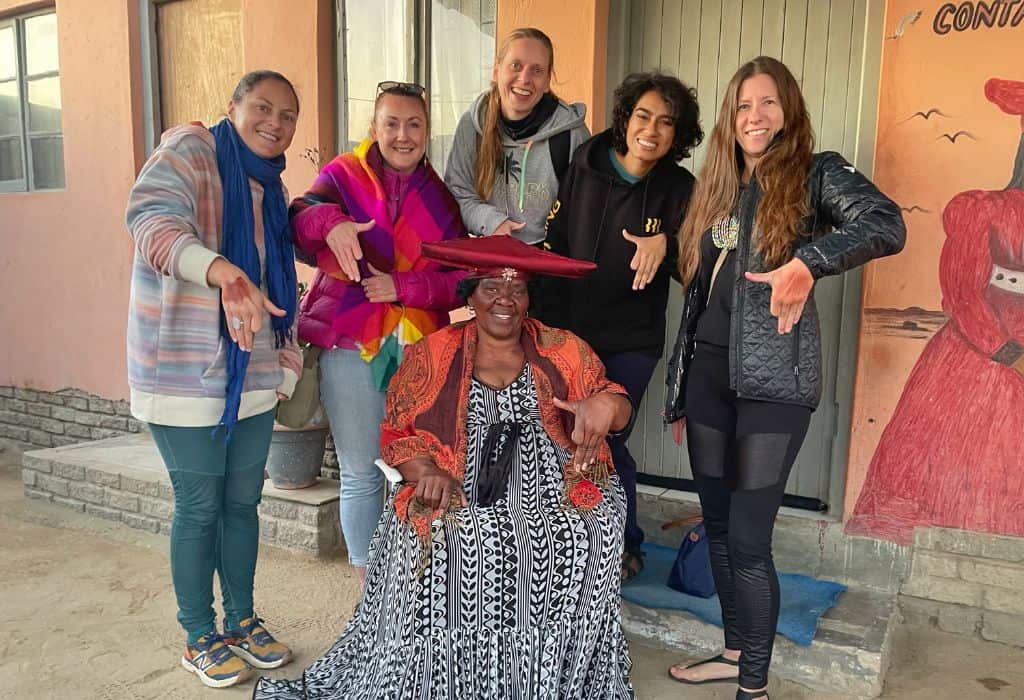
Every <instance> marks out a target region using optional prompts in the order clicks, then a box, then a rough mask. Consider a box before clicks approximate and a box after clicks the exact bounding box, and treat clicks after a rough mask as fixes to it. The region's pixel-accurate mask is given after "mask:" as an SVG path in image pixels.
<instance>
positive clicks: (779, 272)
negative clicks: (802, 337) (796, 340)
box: [746, 258, 814, 333]
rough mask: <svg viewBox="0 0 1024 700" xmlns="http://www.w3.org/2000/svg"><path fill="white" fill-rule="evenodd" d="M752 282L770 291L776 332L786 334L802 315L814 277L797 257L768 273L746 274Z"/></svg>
mask: <svg viewBox="0 0 1024 700" xmlns="http://www.w3.org/2000/svg"><path fill="white" fill-rule="evenodd" d="M746 278H747V279H748V280H749V281H751V282H756V283H761V284H767V285H769V286H770V287H771V288H772V301H771V313H772V316H775V317H776V318H777V319H779V333H789V332H790V331H791V330H793V326H795V325H796V323H797V321H799V320H800V316H801V314H803V312H804V304H806V303H807V297H809V296H810V295H811V290H812V289H814V275H812V274H811V271H810V270H809V269H808V268H807V265H805V264H804V262H803V261H802V260H800V259H799V258H793V259H792V260H790V261H789V262H788V263H786V264H785V265H783V266H782V267H779V268H776V269H774V270H772V271H771V272H747V273H746Z"/></svg>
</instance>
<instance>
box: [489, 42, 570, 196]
mask: <svg viewBox="0 0 1024 700" xmlns="http://www.w3.org/2000/svg"><path fill="white" fill-rule="evenodd" d="M519 39H535V40H537V41H539V42H540V43H541V44H543V45H544V48H546V49H547V50H548V74H549V75H551V74H553V73H554V72H555V47H554V46H553V45H552V43H551V39H550V38H549V37H548V35H547V34H545V33H544V32H542V31H541V30H539V29H535V28H534V27H519V28H518V29H513V30H512V31H511V32H509V33H508V35H507V36H506V37H505V39H504V40H503V41H502V42H501V46H499V47H498V52H497V54H495V56H494V65H495V66H498V65H500V64H501V62H502V61H503V60H504V59H505V54H507V53H508V50H509V48H511V46H512V42H513V41H518V40H519ZM550 92H551V95H552V96H554V94H555V93H554V91H553V90H551V91H550ZM500 116H501V98H500V97H499V96H498V83H497V81H494V80H492V81H491V89H490V91H489V92H488V93H487V108H486V111H485V113H484V124H483V135H482V136H481V138H480V146H479V148H477V151H476V194H477V196H478V197H479V198H480V199H481V200H482V201H484V202H486V201H487V200H488V199H490V198H491V193H492V192H493V191H494V175H495V172H496V170H497V168H498V161H499V160H501V156H502V148H501V126H500V125H499V124H498V118H499V117H500Z"/></svg>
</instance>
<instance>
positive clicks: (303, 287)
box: [267, 282, 329, 489]
mask: <svg viewBox="0 0 1024 700" xmlns="http://www.w3.org/2000/svg"><path fill="white" fill-rule="evenodd" d="M308 289H309V287H308V285H307V284H306V283H304V282H300V283H299V299H300V300H301V299H302V297H303V296H305V294H306V291H307V290H308ZM300 345H301V346H302V365H303V367H302V377H301V378H300V379H299V383H298V384H297V385H296V386H295V392H294V393H293V394H292V398H291V399H289V400H288V401H287V402H282V403H281V404H280V405H279V406H278V411H277V420H276V421H275V423H274V434H273V436H272V437H271V439H270V452H269V454H268V455H267V474H268V475H269V476H270V481H271V482H272V483H273V484H274V486H276V487H277V488H279V489H301V488H306V487H308V486H312V485H313V484H315V483H316V482H317V478H318V477H319V476H320V469H321V467H322V465H323V461H324V449H325V446H326V443H327V433H328V430H329V427H328V424H327V417H326V415H325V413H324V409H323V406H322V405H320V372H319V365H318V363H319V357H320V348H317V347H315V346H311V345H310V344H309V343H300Z"/></svg>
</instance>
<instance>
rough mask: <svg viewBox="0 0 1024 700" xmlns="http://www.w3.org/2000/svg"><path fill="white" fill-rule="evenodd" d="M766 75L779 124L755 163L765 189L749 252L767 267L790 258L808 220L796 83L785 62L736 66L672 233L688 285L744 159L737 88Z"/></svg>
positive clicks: (728, 205) (807, 139)
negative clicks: (693, 184)
mask: <svg viewBox="0 0 1024 700" xmlns="http://www.w3.org/2000/svg"><path fill="white" fill-rule="evenodd" d="M760 74H765V75H768V76H770V77H771V78H772V79H773V80H774V81H775V85H776V87H777V88H778V91H779V101H780V102H781V105H782V114H783V116H784V118H785V126H784V127H783V129H782V131H781V134H780V136H779V137H778V138H777V140H776V142H775V143H773V144H772V145H771V146H769V148H768V150H767V151H766V152H765V154H764V155H763V156H761V158H760V160H759V161H758V163H757V168H756V174H757V181H758V183H759V184H760V186H761V189H762V190H763V192H764V195H763V196H762V197H761V201H760V204H759V205H758V208H757V216H756V219H755V221H756V226H757V229H758V230H759V231H760V235H758V236H757V237H756V250H757V252H758V253H760V254H761V256H762V257H763V258H764V260H765V262H766V263H767V264H768V265H769V266H770V267H772V268H774V267H778V266H779V265H782V264H783V263H785V262H787V261H788V259H789V258H790V257H791V256H792V252H793V251H792V247H793V241H795V240H796V238H797V237H798V236H799V235H800V233H801V231H802V224H803V219H804V217H805V216H807V212H808V207H809V202H808V201H807V173H808V172H809V171H810V169H811V158H812V155H813V152H814V130H813V128H812V127H811V119H810V116H809V115H808V113H807V105H806V103H805V102H804V97H803V94H801V92H800V85H799V84H798V83H797V81H796V78H794V77H793V74H792V73H790V71H789V68H787V67H786V65H785V64H784V63H782V62H781V61H779V60H776V59H774V58H771V57H770V56H758V57H757V58H755V59H753V60H752V61H748V62H747V63H744V64H743V65H742V66H740V68H739V70H737V71H736V74H735V75H733V76H732V80H730V81H729V85H728V86H727V87H726V89H725V97H724V98H723V99H722V107H721V109H720V110H719V111H718V120H717V121H716V122H715V128H714V131H712V132H711V143H710V145H709V147H708V153H707V158H706V160H705V161H704V166H703V167H702V168H701V171H700V177H698V178H697V185H696V187H695V188H694V192H693V198H692V199H691V200H690V206H689V210H688V211H687V214H686V218H685V219H684V220H683V224H682V226H680V228H679V274H680V276H681V277H682V280H683V284H684V285H688V284H689V283H690V282H691V281H692V280H693V278H694V276H695V275H696V274H697V268H698V266H699V263H700V239H701V236H702V235H703V234H704V232H705V231H707V230H708V229H709V228H710V227H711V225H712V224H714V223H715V222H716V221H718V220H720V219H722V218H724V217H726V216H728V215H729V213H730V212H731V211H732V209H733V207H734V206H735V204H736V197H737V195H738V194H739V188H740V174H741V173H742V171H743V158H742V153H741V152H740V150H739V146H738V144H737V143H736V111H737V103H738V101H739V92H740V86H741V85H742V84H743V81H744V80H746V79H748V78H750V77H753V76H755V75H760Z"/></svg>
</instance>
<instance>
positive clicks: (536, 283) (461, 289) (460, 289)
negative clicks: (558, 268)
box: [455, 277, 541, 310]
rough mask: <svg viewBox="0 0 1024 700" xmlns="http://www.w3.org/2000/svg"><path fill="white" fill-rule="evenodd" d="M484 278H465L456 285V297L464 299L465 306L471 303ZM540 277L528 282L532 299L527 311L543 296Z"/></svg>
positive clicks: (527, 291)
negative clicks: (471, 298)
mask: <svg viewBox="0 0 1024 700" xmlns="http://www.w3.org/2000/svg"><path fill="white" fill-rule="evenodd" d="M483 279H484V278H483V277H463V278H462V279H460V280H459V281H458V282H456V283H455V295H456V296H457V297H459V298H460V299H462V303H463V304H468V303H469V298H470V297H471V296H473V292H475V291H476V288H477V287H479V286H480V282H482V281H483ZM540 279H541V278H539V277H531V278H530V279H529V280H527V281H526V293H527V294H528V295H529V297H530V303H529V304H527V305H526V308H527V310H530V309H532V308H534V306H535V303H534V302H535V300H536V299H538V298H539V297H540V294H541V283H540Z"/></svg>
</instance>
